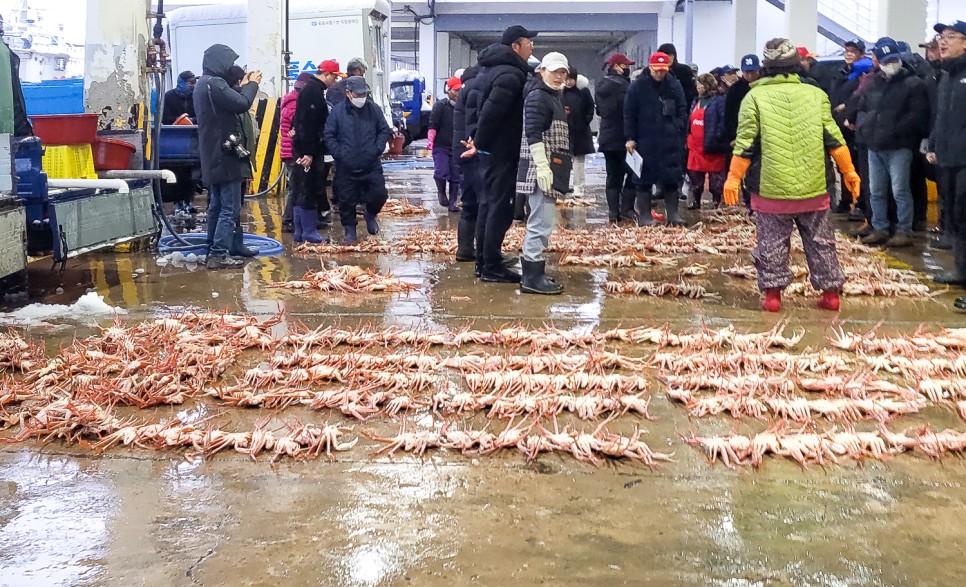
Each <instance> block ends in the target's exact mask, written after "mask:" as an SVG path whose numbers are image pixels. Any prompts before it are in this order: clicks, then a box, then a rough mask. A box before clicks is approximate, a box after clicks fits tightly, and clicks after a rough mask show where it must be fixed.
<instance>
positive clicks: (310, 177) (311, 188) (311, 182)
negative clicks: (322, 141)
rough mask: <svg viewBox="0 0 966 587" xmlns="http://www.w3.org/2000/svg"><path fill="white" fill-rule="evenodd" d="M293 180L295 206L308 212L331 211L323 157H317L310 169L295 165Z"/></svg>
mask: <svg viewBox="0 0 966 587" xmlns="http://www.w3.org/2000/svg"><path fill="white" fill-rule="evenodd" d="M291 179H292V202H293V205H294V206H296V207H299V208H305V209H306V210H316V209H318V210H322V211H323V212H326V211H328V210H330V209H331V206H330V205H329V198H328V196H327V195H326V193H325V163H323V161H322V157H316V158H315V159H314V160H313V161H312V166H311V167H309V168H308V169H305V168H304V167H302V166H301V165H295V167H294V168H293V169H292V178H291Z"/></svg>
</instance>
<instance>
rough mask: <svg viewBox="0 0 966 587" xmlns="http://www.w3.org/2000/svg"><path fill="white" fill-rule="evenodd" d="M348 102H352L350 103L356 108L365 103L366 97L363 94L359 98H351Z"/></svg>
mask: <svg viewBox="0 0 966 587" xmlns="http://www.w3.org/2000/svg"><path fill="white" fill-rule="evenodd" d="M350 102H352V105H353V106H355V107H356V108H362V107H363V106H365V105H366V97H365V96H363V97H361V98H352V99H351V100H350Z"/></svg>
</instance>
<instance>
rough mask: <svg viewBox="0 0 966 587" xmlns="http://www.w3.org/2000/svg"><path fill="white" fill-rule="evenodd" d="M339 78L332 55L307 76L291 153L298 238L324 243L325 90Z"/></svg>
mask: <svg viewBox="0 0 966 587" xmlns="http://www.w3.org/2000/svg"><path fill="white" fill-rule="evenodd" d="M338 78H339V64H338V63H336V62H335V61H333V60H331V59H329V60H326V61H323V62H322V63H320V64H319V66H318V69H317V71H316V73H315V75H314V76H312V77H310V78H308V79H307V80H306V82H305V87H303V88H302V91H300V92H299V96H298V99H297V101H296V103H295V117H294V118H293V119H292V128H294V129H295V136H294V137H293V138H292V156H293V157H294V158H295V163H296V167H295V169H294V170H293V171H292V184H293V185H292V194H293V208H292V219H293V222H294V225H295V231H294V232H295V237H296V238H295V241H296V242H300V241H307V242H310V243H321V242H324V241H325V240H326V239H325V238H323V237H322V235H320V234H319V228H318V225H319V217H320V214H319V211H321V213H322V214H321V217H322V218H323V219H325V220H328V217H329V215H330V210H331V206H330V205H329V198H328V197H326V194H325V179H326V173H325V171H326V165H325V156H326V155H327V152H326V150H325V141H324V139H323V133H324V132H325V123H326V121H327V120H328V118H329V104H328V102H326V99H325V94H326V91H327V90H328V89H329V88H330V87H332V86H333V85H334V84H335V83H336V81H337V80H338ZM298 237H301V239H300V238H298Z"/></svg>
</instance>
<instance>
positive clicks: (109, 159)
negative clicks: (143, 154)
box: [92, 137, 137, 171]
mask: <svg viewBox="0 0 966 587" xmlns="http://www.w3.org/2000/svg"><path fill="white" fill-rule="evenodd" d="M92 149H93V151H94V169H95V170H97V171H122V170H124V169H130V168H131V155H133V154H134V152H135V151H137V149H135V148H134V145H132V144H130V143H126V142H124V141H119V140H117V139H104V138H100V137H98V138H95V139H94V144H93V145H92Z"/></svg>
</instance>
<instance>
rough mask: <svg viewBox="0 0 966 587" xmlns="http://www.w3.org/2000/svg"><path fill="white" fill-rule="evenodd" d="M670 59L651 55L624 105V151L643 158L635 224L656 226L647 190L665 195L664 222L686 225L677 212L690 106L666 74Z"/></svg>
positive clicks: (671, 77) (677, 84)
mask: <svg viewBox="0 0 966 587" xmlns="http://www.w3.org/2000/svg"><path fill="white" fill-rule="evenodd" d="M669 69H670V56H668V55H666V54H664V53H661V52H657V53H655V54H653V55H651V59H650V67H649V70H648V72H647V73H646V74H642V75H641V76H640V77H638V78H637V79H636V80H635V81H634V83H633V84H631V88H630V90H628V91H627V100H626V101H625V102H624V136H625V137H627V143H626V144H625V148H626V149H627V152H628V153H633V152H634V151H640V155H641V156H642V157H643V158H644V164H643V167H642V171H641V177H640V178H639V179H638V180H637V208H638V210H637V212H638V220H637V222H638V224H639V225H640V226H649V225H652V224H654V218H653V217H652V216H651V188H652V187H653V186H655V185H656V186H657V190H658V196H659V197H660V196H662V195H663V196H664V206H665V207H666V211H667V223H668V225H670V226H684V225H685V222H684V220H683V219H682V218H681V216H680V215H679V214H678V204H679V202H680V193H679V189H680V185H681V177H682V176H683V175H684V145H685V140H686V139H687V128H688V104H687V102H686V98H685V96H684V90H683V89H682V88H681V83H680V82H679V81H678V80H677V79H676V78H674V77H673V76H671V75H669V71H668V70H669Z"/></svg>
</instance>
